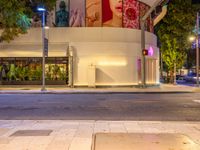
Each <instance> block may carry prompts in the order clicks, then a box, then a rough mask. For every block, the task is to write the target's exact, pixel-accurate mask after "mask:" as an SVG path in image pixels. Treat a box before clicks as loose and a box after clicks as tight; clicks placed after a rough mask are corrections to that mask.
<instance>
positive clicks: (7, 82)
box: [1, 80, 66, 85]
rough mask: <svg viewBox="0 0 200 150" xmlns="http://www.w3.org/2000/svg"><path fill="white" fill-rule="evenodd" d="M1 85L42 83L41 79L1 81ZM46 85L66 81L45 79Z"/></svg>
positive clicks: (63, 83)
mask: <svg viewBox="0 0 200 150" xmlns="http://www.w3.org/2000/svg"><path fill="white" fill-rule="evenodd" d="M1 84H2V85H42V81H1ZM46 85H66V81H61V80H57V81H56V80H55V81H46Z"/></svg>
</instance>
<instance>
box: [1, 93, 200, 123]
mask: <svg viewBox="0 0 200 150" xmlns="http://www.w3.org/2000/svg"><path fill="white" fill-rule="evenodd" d="M193 100H200V93H199V94H198V93H187V94H183V93H182V94H13V95H12V94H0V120H3V119H8V120H18V119H20V120H21V119H22V120H26V119H27V120H28V119H31V120H35V119H37V120H40V119H42V120H134V121H136V120H137V121H138V120H140V121H141V120H142V121H144V120H151V121H200V103H198V101H197V102H194V101H193Z"/></svg>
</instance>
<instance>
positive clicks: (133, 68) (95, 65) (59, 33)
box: [0, 1, 159, 86]
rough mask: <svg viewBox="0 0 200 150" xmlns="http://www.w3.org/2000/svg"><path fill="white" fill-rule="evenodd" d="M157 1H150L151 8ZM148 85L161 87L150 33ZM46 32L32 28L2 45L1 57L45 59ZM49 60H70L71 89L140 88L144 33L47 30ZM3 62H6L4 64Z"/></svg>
mask: <svg viewBox="0 0 200 150" xmlns="http://www.w3.org/2000/svg"><path fill="white" fill-rule="evenodd" d="M152 3H153V1H148V4H149V5H151V4H152ZM145 34H146V45H145V47H146V49H148V51H149V54H148V56H146V83H147V84H149V85H158V84H159V49H158V47H157V37H156V36H155V35H154V34H153V33H151V32H146V33H145ZM41 37H42V30H41V28H31V29H30V30H28V33H27V34H24V35H20V36H19V37H17V38H16V39H15V40H14V41H11V42H10V43H1V44H0V57H2V58H9V57H12V58H24V57H29V58H31V57H42V38H41ZM46 37H47V38H48V41H49V52H48V57H57V58H59V57H64V58H65V57H66V59H68V61H67V62H68V63H67V64H66V65H67V69H66V70H67V80H68V82H66V85H70V86H136V85H139V84H140V83H141V69H142V68H141V57H142V50H141V30H140V29H129V28H116V27H56V28H49V29H47V30H46ZM2 61H3V60H2Z"/></svg>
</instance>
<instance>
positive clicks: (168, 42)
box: [156, 0, 200, 75]
mask: <svg viewBox="0 0 200 150" xmlns="http://www.w3.org/2000/svg"><path fill="white" fill-rule="evenodd" d="M199 8H200V6H199V5H192V2H191V0H171V1H170V2H169V4H168V12H167V15H166V16H165V18H163V20H162V21H161V22H160V23H159V24H158V25H157V26H156V33H157V35H158V38H159V41H160V48H161V52H162V58H163V61H164V62H165V64H166V65H167V68H168V71H169V72H171V75H173V71H174V63H176V65H177V68H181V67H182V66H183V64H184V62H185V59H186V54H187V50H188V49H189V47H190V46H191V43H189V42H188V37H189V36H190V35H191V34H193V33H192V31H193V30H194V27H195V23H196V13H197V10H198V9H199Z"/></svg>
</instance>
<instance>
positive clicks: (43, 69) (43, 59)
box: [41, 11, 46, 91]
mask: <svg viewBox="0 0 200 150" xmlns="http://www.w3.org/2000/svg"><path fill="white" fill-rule="evenodd" d="M42 42H43V52H42V89H41V91H46V88H45V44H44V42H45V11H43V13H42Z"/></svg>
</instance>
